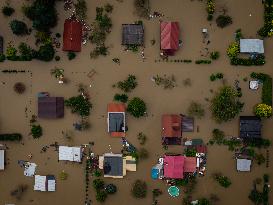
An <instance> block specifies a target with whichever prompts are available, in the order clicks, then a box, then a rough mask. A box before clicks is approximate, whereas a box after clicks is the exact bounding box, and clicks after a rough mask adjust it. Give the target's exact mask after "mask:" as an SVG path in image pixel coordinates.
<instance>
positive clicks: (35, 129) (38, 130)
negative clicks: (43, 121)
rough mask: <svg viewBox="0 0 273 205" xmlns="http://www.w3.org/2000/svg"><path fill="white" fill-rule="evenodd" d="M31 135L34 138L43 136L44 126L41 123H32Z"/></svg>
mask: <svg viewBox="0 0 273 205" xmlns="http://www.w3.org/2000/svg"><path fill="white" fill-rule="evenodd" d="M31 135H32V137H33V138H34V139H35V138H39V137H41V136H42V135H43V130H42V127H41V126H40V125H32V127H31Z"/></svg>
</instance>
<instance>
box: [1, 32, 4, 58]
mask: <svg viewBox="0 0 273 205" xmlns="http://www.w3.org/2000/svg"><path fill="white" fill-rule="evenodd" d="M3 53H4V38H3V37H2V36H0V54H3Z"/></svg>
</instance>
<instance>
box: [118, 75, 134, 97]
mask: <svg viewBox="0 0 273 205" xmlns="http://www.w3.org/2000/svg"><path fill="white" fill-rule="evenodd" d="M137 85H138V83H137V80H136V76H134V75H128V77H127V79H126V80H123V81H119V82H118V83H117V87H118V88H119V89H121V90H122V91H124V92H126V93H127V92H131V91H132V90H134V89H135V88H136V87H137Z"/></svg>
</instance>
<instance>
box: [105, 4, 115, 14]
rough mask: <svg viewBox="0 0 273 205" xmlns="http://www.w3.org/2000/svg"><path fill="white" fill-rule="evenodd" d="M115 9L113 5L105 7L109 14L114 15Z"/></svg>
mask: <svg viewBox="0 0 273 205" xmlns="http://www.w3.org/2000/svg"><path fill="white" fill-rule="evenodd" d="M113 9H114V7H113V5H111V4H109V3H107V4H106V5H105V6H104V10H105V11H106V12H107V13H112V11H113Z"/></svg>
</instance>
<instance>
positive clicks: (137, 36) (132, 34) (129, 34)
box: [122, 24, 144, 46]
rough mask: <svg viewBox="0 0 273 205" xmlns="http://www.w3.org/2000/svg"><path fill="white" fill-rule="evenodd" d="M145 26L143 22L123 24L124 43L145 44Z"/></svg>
mask: <svg viewBox="0 0 273 205" xmlns="http://www.w3.org/2000/svg"><path fill="white" fill-rule="evenodd" d="M143 44H144V27H143V25H142V24H123V25H122V45H140V46H141V45H143Z"/></svg>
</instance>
